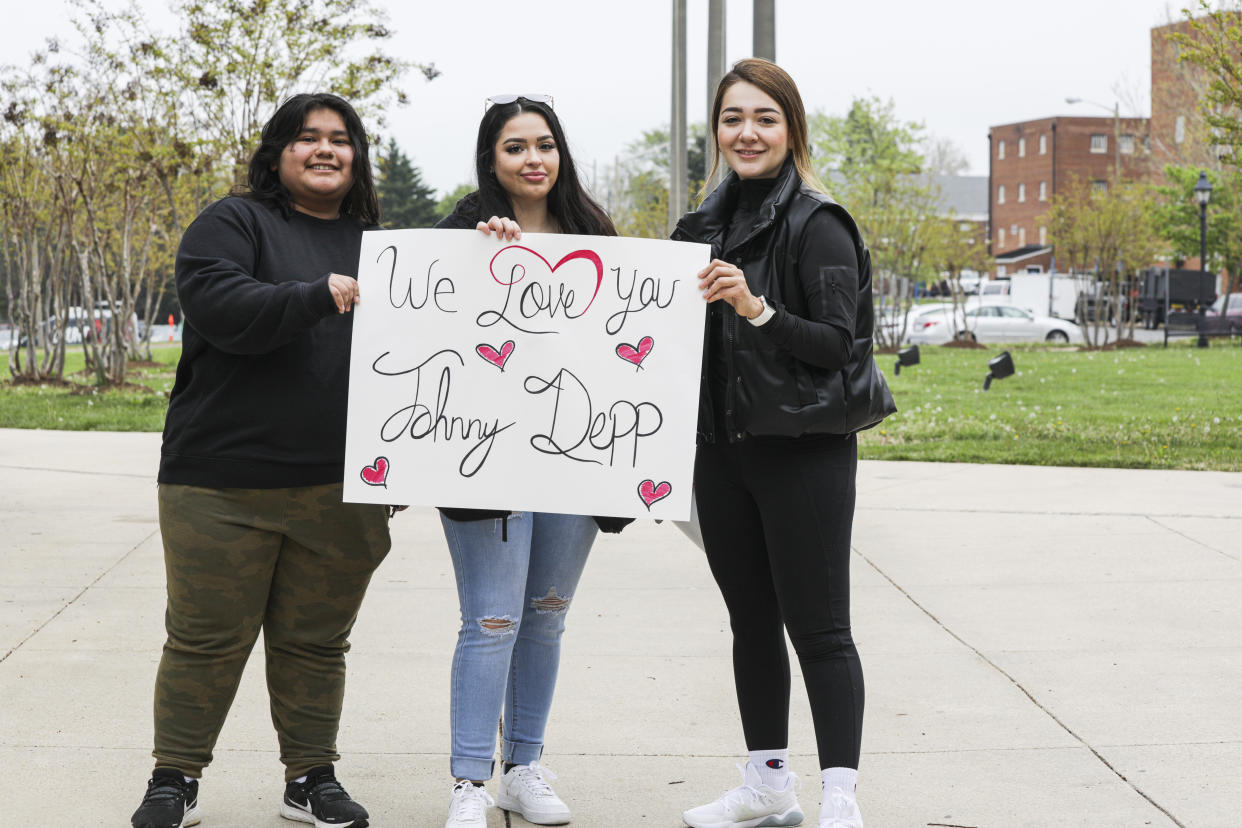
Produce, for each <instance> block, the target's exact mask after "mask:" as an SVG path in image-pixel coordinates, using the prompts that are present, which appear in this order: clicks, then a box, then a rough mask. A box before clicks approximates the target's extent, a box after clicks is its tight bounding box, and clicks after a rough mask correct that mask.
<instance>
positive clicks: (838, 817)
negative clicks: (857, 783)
mask: <svg viewBox="0 0 1242 828" xmlns="http://www.w3.org/2000/svg"><path fill="white" fill-rule="evenodd" d="M819 828H863V821H862V812H861V811H859V810H858V802H857V801H856V800H855V799H854V794H853V793H852V792H851V791H847V790H845V789H844V788H838V787H835V786H834V787H833V788H832V790H827V789H825V790H824V804H823V805H821V806H820V809H819Z"/></svg>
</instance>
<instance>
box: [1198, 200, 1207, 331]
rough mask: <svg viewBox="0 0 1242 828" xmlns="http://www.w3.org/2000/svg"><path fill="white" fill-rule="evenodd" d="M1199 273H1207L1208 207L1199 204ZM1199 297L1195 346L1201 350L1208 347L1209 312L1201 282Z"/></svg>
mask: <svg viewBox="0 0 1242 828" xmlns="http://www.w3.org/2000/svg"><path fill="white" fill-rule="evenodd" d="M1199 272H1200V273H1207V205H1206V204H1203V203H1200V204H1199ZM1199 290H1200V295H1199V341H1198V342H1196V343H1195V345H1196V346H1197V347H1199V348H1206V347H1207V346H1208V340H1207V334H1206V333H1204V331H1203V325H1204V323H1205V322H1206V321H1207V310H1206V308H1204V307H1203V295H1202V290H1203V285H1202V281H1200V286H1199Z"/></svg>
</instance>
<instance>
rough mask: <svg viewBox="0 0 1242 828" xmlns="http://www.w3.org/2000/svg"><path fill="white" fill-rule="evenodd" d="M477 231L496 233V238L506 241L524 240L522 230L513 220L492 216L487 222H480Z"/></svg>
mask: <svg viewBox="0 0 1242 828" xmlns="http://www.w3.org/2000/svg"><path fill="white" fill-rule="evenodd" d="M475 229H476V230H478V231H479V232H480V233H485V234H491V233H495V234H496V238H498V239H503V240H504V241H517V240H518V239H520V238H522V228H521V227H518V223H517V222H516V221H514V220H513V219H511V218H501V217H500V216H492V217H491V218H489V219H488V220H487V221H480V222H479V224H478V226H477V227H476V228H475Z"/></svg>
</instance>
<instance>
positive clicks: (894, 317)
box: [875, 302, 953, 345]
mask: <svg viewBox="0 0 1242 828" xmlns="http://www.w3.org/2000/svg"><path fill="white" fill-rule="evenodd" d="M951 307H953V305H952V304H951V303H949V302H930V303H927V304H923V305H912V306H910V309H909V310H907V311H906V312H905V313H904V314H903V313H901V312H900V311H896V310H893V309H892V308H889V309H888V310H887V312H885V313H883V314H880V313H877V314H876V316H875V325H876V327H877V328H883V329H884V332H885V334H886V335H887V339H888V341H890V342H896V341H897V339H898V337H901V336H902V334H903V330H902V328H903V325H904V328H905V330H904V335H905V338H904V339H902V340H901V344H903V345H904V344H905V343H907V342H909V341H910V332H911V331H913V330H914V324H915V322H916V321H917V320H918V318H919V317H920V316H922V315H923V314H925V313H928V312H930V311H934V310H940V309H942V308H951Z"/></svg>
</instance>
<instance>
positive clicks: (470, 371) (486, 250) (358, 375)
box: [345, 230, 710, 520]
mask: <svg viewBox="0 0 1242 828" xmlns="http://www.w3.org/2000/svg"><path fill="white" fill-rule="evenodd" d="M709 260H710V249H709V248H708V246H707V245H700V244H687V243H684V242H670V241H658V240H653V239H621V238H611V237H603V236H571V235H554V234H533V233H528V234H524V235H523V236H522V238H521V240H520V241H516V242H505V241H501V240H498V239H496V238H495V237H494V236H492V237H488V236H484V235H483V234H482V233H479V232H478V231H475V230H393V231H374V232H368V233H366V234H364V235H363V242H362V254H361V262H360V263H359V266H358V282H359V291H360V294H361V297H362V301H361V303H360V304H359V305H358V306H357V307H356V308H355V309H354V314H355V319H354V335H353V353H352V358H351V364H350V378H349V425H348V432H347V437H346V448H345V499H346V500H347V501H352V502H358V503H383V504H409V505H422V506H451V507H452V506H455V507H470V508H482V509H508V510H513V511H541V512H565V513H572V514H586V515H612V516H619V517H651V518H663V519H671V520H685V519H687V518H688V517H689V513H690V491H691V479H692V474H693V465H694V447H695V431H696V424H697V415H698V399H699V373H700V360H701V357H702V349H703V320H704V313H705V304H704V302H703V300H702V298H701V296H700V295H699V291H698V286H697V283H696V281H695V274H696V273H698V271H699V270H701V269H702V268H703V266H704V265H706V264H707V262H708V261H709Z"/></svg>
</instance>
